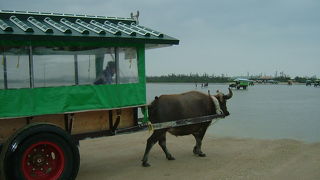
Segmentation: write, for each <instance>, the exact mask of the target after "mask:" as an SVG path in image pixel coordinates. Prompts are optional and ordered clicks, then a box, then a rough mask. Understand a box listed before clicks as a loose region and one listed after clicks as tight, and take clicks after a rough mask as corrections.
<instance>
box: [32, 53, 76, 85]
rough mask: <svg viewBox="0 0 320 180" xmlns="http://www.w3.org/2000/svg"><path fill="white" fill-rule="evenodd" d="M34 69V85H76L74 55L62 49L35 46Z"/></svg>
mask: <svg viewBox="0 0 320 180" xmlns="http://www.w3.org/2000/svg"><path fill="white" fill-rule="evenodd" d="M33 71H34V87H48V86H65V85H74V84H75V69H74V55H72V54H71V53H69V52H68V51H64V50H60V49H54V48H43V47H37V48H34V50H33Z"/></svg>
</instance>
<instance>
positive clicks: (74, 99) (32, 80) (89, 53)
mask: <svg viewBox="0 0 320 180" xmlns="http://www.w3.org/2000/svg"><path fill="white" fill-rule="evenodd" d="M177 44H179V40H177V39H175V38H172V37H170V36H167V35H165V34H163V33H160V32H157V31H154V30H152V29H150V28H147V27H144V26H141V25H139V24H138V22H137V20H136V19H133V18H115V17H105V16H90V15H77V14H59V13H42V12H24V11H0V48H1V55H0V57H1V58H0V61H1V65H0V102H1V105H0V151H1V155H0V179H7V180H12V179H27V180H47V179H50V180H54V179H75V177H76V176H77V173H78V169H79V162H80V157H79V150H78V145H79V140H82V139H85V138H94V137H101V136H112V135H115V134H119V133H129V132H136V131H141V130H145V129H147V128H148V125H147V124H148V115H147V110H146V108H145V107H146V77H145V50H146V49H151V48H159V47H165V46H171V45H177ZM140 109H141V110H140ZM140 111H141V112H142V113H139V112H140ZM139 114H141V115H140V116H139ZM217 117H222V115H216V116H208V117H200V118H193V119H186V120H180V121H176V122H174V124H158V125H154V127H155V128H158V129H159V128H165V127H168V126H182V125H185V124H190V123H191V124H192V123H199V122H204V121H208V120H209V119H213V118H217Z"/></svg>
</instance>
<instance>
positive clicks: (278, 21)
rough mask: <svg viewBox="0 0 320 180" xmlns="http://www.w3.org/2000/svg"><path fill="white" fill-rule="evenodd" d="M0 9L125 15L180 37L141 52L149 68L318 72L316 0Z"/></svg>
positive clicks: (8, 3)
mask: <svg viewBox="0 0 320 180" xmlns="http://www.w3.org/2000/svg"><path fill="white" fill-rule="evenodd" d="M0 9H6V10H27V11H42V12H59V13H77V14H90V15H104V16H117V17H129V16H130V12H135V11H137V10H139V11H140V18H139V21H140V24H141V25H144V26H147V27H150V28H153V29H155V30H158V31H160V32H163V33H165V34H167V35H170V36H172V37H175V38H177V39H179V40H180V45H177V46H171V47H166V48H160V49H153V50H148V51H147V52H146V61H147V62H146V65H147V75H165V74H169V73H175V74H182V73H183V74H189V73H200V74H202V73H207V74H209V75H212V74H214V75H221V74H222V73H223V74H227V75H230V76H235V75H247V73H250V74H260V73H262V74H263V75H275V73H276V71H278V75H279V73H280V72H282V71H283V72H284V73H286V74H288V75H290V76H292V77H295V76H305V75H307V76H313V75H316V76H317V77H320V1H319V0H198V1H195V0H25V1H22V0H0Z"/></svg>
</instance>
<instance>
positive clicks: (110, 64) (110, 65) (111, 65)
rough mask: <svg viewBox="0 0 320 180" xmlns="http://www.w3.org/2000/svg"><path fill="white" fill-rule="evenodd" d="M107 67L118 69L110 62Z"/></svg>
mask: <svg viewBox="0 0 320 180" xmlns="http://www.w3.org/2000/svg"><path fill="white" fill-rule="evenodd" d="M107 67H109V68H113V69H114V68H115V67H116V64H115V62H113V61H109V62H108V65H107Z"/></svg>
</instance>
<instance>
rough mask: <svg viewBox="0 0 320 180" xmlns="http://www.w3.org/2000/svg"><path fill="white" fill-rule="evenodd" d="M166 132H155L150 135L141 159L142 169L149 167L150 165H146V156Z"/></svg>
mask: <svg viewBox="0 0 320 180" xmlns="http://www.w3.org/2000/svg"><path fill="white" fill-rule="evenodd" d="M165 133H166V131H163V130H155V131H154V132H153V133H152V135H151V136H150V137H149V138H148V140H147V146H146V150H145V152H144V155H143V158H142V166H144V167H149V166H150V164H149V163H148V156H149V152H150V150H151V148H152V147H153V145H154V144H156V143H157V141H159V139H160V138H161V137H163V136H164V135H165Z"/></svg>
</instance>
